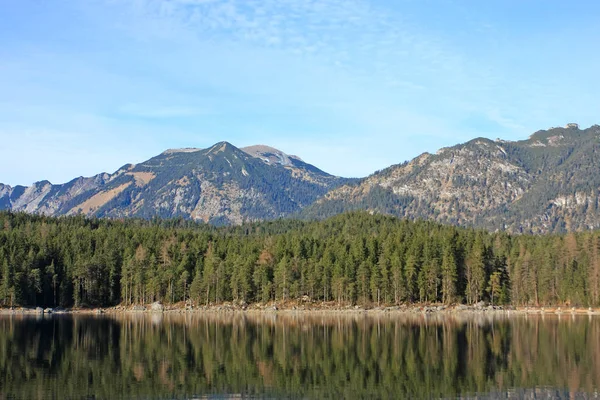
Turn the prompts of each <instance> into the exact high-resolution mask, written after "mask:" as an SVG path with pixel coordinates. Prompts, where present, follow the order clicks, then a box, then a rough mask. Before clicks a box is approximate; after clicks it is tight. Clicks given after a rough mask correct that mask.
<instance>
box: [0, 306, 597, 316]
mask: <svg viewBox="0 0 600 400" xmlns="http://www.w3.org/2000/svg"><path fill="white" fill-rule="evenodd" d="M202 313H209V314H230V313H242V314H243V313H247V314H257V313H258V314H279V313H281V314H306V315H310V314H329V315H333V314H355V315H356V314H368V315H419V314H421V315H456V314H477V315H485V314H506V315H510V314H516V315H590V316H591V315H598V316H600V308H592V307H587V308H584V307H565V306H544V307H515V306H491V305H483V304H477V305H470V306H469V305H464V304H454V305H449V306H447V305H442V304H429V305H423V304H410V305H400V306H379V307H377V306H372V307H364V306H358V305H338V304H333V303H311V304H301V305H298V304H296V303H294V304H276V303H269V304H251V305H245V304H244V305H237V304H233V303H223V304H216V305H208V306H206V305H205V306H189V305H187V306H184V305H181V304H179V305H177V304H176V305H163V304H161V303H153V304H148V305H135V306H120V305H119V306H114V307H106V308H68V309H65V308H60V307H58V308H45V309H43V308H41V307H37V308H31V307H13V308H0V315H53V314H56V315H64V314H67V315H78V314H79V315H104V314H107V315H115V314H202Z"/></svg>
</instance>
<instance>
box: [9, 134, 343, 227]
mask: <svg viewBox="0 0 600 400" xmlns="http://www.w3.org/2000/svg"><path fill="white" fill-rule="evenodd" d="M348 181H349V180H347V179H343V178H339V177H336V176H332V175H329V174H327V173H325V172H323V171H321V170H320V169H318V168H316V167H314V166H312V165H310V164H307V163H305V162H303V161H302V160H301V159H300V158H298V157H296V156H288V155H286V154H285V153H283V152H281V151H279V150H276V149H273V148H270V147H267V146H252V147H249V148H247V149H246V151H244V150H242V149H238V148H236V147H235V146H233V145H231V144H229V143H227V142H221V143H217V144H215V145H214V146H212V147H210V148H208V149H204V150H202V149H176V150H168V151H165V152H164V153H162V154H160V155H158V156H157V157H154V158H152V159H150V160H148V161H145V162H143V163H141V164H137V165H131V164H129V165H125V166H124V167H122V168H121V169H119V170H118V171H116V172H115V173H113V174H108V173H104V174H99V175H96V176H94V177H91V178H83V177H81V178H77V179H74V180H72V181H71V182H69V183H66V184H63V185H52V184H51V183H50V182H48V181H42V182H37V183H35V184H34V185H32V186H30V187H23V186H17V187H14V188H11V187H9V186H5V185H0V210H2V209H4V210H12V211H26V212H29V213H37V214H44V215H51V216H58V215H74V214H83V215H87V216H97V217H113V218H121V217H141V218H148V219H150V218H154V217H160V218H171V217H183V218H188V219H192V220H199V221H204V222H210V223H213V224H216V225H222V224H240V223H242V222H243V221H256V220H264V219H275V218H281V217H284V216H286V215H289V214H292V213H296V212H298V211H299V210H300V209H301V208H303V207H305V206H307V205H308V204H311V203H313V202H314V201H315V200H316V199H317V198H318V197H320V196H322V195H324V194H325V193H326V192H327V191H329V190H330V189H332V188H335V187H337V186H339V185H340V184H342V183H345V182H348Z"/></svg>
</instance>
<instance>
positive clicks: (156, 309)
mask: <svg viewBox="0 0 600 400" xmlns="http://www.w3.org/2000/svg"><path fill="white" fill-rule="evenodd" d="M150 310H151V311H152V312H163V311H165V306H164V305H163V304H162V303H161V302H159V301H157V302H155V303H152V305H150Z"/></svg>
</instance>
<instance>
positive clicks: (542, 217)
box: [302, 124, 600, 233]
mask: <svg viewBox="0 0 600 400" xmlns="http://www.w3.org/2000/svg"><path fill="white" fill-rule="evenodd" d="M599 194H600V126H598V125H594V126H592V127H590V128H588V129H584V130H581V129H580V128H579V126H577V125H576V124H569V125H567V126H566V127H564V128H552V129H549V130H542V131H538V132H536V133H534V134H533V135H531V136H530V137H529V139H527V140H522V141H516V142H512V141H504V140H500V139H498V140H496V141H492V140H488V139H483V138H479V139H474V140H471V141H469V142H467V143H464V144H460V145H457V146H454V147H449V148H443V149H441V150H439V151H438V152H437V153H436V154H428V153H424V154H422V155H420V156H419V157H417V158H415V159H413V160H411V161H409V162H406V163H403V164H399V165H394V166H391V167H389V168H387V169H385V170H383V171H380V172H377V173H375V174H373V175H371V176H369V177H367V178H365V179H363V180H361V181H360V182H357V183H355V184H349V185H344V186H341V187H339V188H337V189H334V190H332V191H331V192H330V193H328V194H327V195H326V196H325V197H323V198H321V199H319V200H317V201H316V202H315V204H313V205H311V206H310V207H307V208H306V209H304V210H303V211H302V216H303V217H305V218H324V217H327V216H330V215H334V214H338V213H341V212H344V211H348V210H357V209H362V210H369V211H372V212H377V213H385V214H392V215H396V216H400V217H407V218H409V219H419V218H422V219H432V220H435V221H439V222H443V223H450V224H455V225H465V226H476V227H483V228H486V229H490V230H508V231H511V232H528V233H529V232H531V233H546V232H567V231H578V230H585V229H594V228H599V227H600V210H599V207H598V201H599Z"/></svg>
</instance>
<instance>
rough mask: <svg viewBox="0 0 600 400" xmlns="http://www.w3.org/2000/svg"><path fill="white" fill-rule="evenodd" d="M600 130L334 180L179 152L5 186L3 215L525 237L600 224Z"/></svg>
mask: <svg viewBox="0 0 600 400" xmlns="http://www.w3.org/2000/svg"><path fill="white" fill-rule="evenodd" d="M599 194H600V126H598V125H594V126H592V127H590V128H587V129H580V128H579V126H578V125H577V124H568V125H567V126H565V127H559V128H551V129H548V130H541V131H538V132H536V133H534V134H533V135H531V136H530V137H529V138H528V139H526V140H521V141H506V140H501V139H497V140H489V139H485V138H477V139H473V140H471V141H469V142H467V143H463V144H459V145H456V146H453V147H447V148H442V149H440V150H439V151H438V152H437V153H436V154H429V153H424V154H421V155H420V156H418V157H416V158H414V159H413V160H410V161H407V162H404V163H402V164H398V165H393V166H390V167H388V168H386V169H384V170H382V171H378V172H376V173H374V174H372V175H370V176H368V177H366V178H362V179H348V178H342V177H337V176H333V175H330V174H328V173H326V172H323V171H322V170H320V169H318V168H317V167H315V166H313V165H310V164H308V163H305V162H303V161H302V160H301V159H300V158H299V157H297V156H292V155H287V154H285V153H283V152H281V151H279V150H277V149H274V148H271V147H268V146H262V145H259V146H251V147H246V148H237V147H235V146H233V145H231V144H229V143H227V142H220V143H217V144H215V145H214V146H212V147H210V148H208V149H173V150H167V151H165V152H164V153H162V154H160V155H158V156H156V157H154V158H151V159H150V160H148V161H145V162H143V163H141V164H137V165H133V164H128V165H125V166H123V167H122V168H120V169H119V170H118V171H116V172H114V173H113V174H108V173H103V174H99V175H96V176H93V177H89V178H83V177H80V178H77V179H74V180H72V181H71V182H68V183H66V184H62V185H53V184H51V183H50V182H48V181H41V182H37V183H35V184H33V185H32V186H30V187H24V186H16V187H14V188H13V187H10V186H6V185H2V184H0V210H1V209H8V210H13V211H26V212H30V213H41V214H46V215H53V216H58V215H73V214H84V215H88V216H97V217H111V218H123V217H140V218H153V217H155V216H158V217H161V218H172V217H183V218H189V219H193V220H198V221H204V222H207V223H212V224H217V225H222V224H240V223H243V222H245V221H258V220H268V219H276V218H282V217H288V216H293V217H298V218H307V219H310V218H325V217H328V216H331V215H335V214H338V213H342V212H345V211H350V210H367V211H370V212H373V213H385V214H391V215H396V216H399V217H403V218H409V219H431V220H435V221H438V222H442V223H449V224H454V225H464V226H474V227H481V228H485V229H488V230H507V231H509V232H518V233H549V232H569V231H579V230H585V229H594V228H598V227H600V210H599V204H598V200H599Z"/></svg>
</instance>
